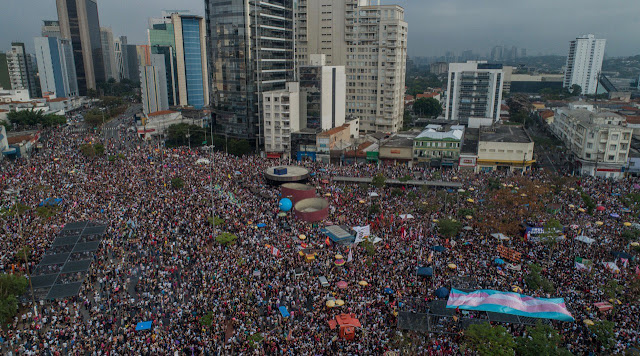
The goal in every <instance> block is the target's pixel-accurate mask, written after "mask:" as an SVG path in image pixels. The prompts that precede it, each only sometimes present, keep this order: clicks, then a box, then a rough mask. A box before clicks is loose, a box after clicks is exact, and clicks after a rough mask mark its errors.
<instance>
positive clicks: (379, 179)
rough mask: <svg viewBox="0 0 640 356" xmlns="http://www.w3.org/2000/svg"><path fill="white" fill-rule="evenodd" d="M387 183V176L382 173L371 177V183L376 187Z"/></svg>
mask: <svg viewBox="0 0 640 356" xmlns="http://www.w3.org/2000/svg"><path fill="white" fill-rule="evenodd" d="M385 184H387V178H385V176H384V175H383V174H382V173H378V174H376V175H375V177H373V179H371V185H373V186H374V187H376V188H382V187H384V186H385Z"/></svg>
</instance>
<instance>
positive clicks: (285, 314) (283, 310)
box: [278, 306, 291, 318]
mask: <svg viewBox="0 0 640 356" xmlns="http://www.w3.org/2000/svg"><path fill="white" fill-rule="evenodd" d="M278 309H280V314H281V315H282V317H283V318H287V317H289V316H290V315H291V314H289V311H288V310H287V307H285V306H280V307H279V308H278Z"/></svg>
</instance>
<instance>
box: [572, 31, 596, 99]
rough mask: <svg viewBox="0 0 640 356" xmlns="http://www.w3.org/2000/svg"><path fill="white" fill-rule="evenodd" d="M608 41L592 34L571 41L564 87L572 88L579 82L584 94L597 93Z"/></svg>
mask: <svg viewBox="0 0 640 356" xmlns="http://www.w3.org/2000/svg"><path fill="white" fill-rule="evenodd" d="M606 42H607V40H605V39H596V37H595V36H594V35H591V34H589V35H584V36H579V37H577V38H576V39H575V40H573V41H571V42H570V45H569V55H568V56H567V66H566V69H565V72H564V83H563V87H565V88H571V86H572V85H574V84H577V85H579V86H580V88H582V93H583V94H595V93H596V90H597V86H598V75H599V73H600V71H601V70H602V60H603V59H604V47H605V45H606Z"/></svg>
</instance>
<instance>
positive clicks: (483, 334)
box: [464, 320, 614, 356]
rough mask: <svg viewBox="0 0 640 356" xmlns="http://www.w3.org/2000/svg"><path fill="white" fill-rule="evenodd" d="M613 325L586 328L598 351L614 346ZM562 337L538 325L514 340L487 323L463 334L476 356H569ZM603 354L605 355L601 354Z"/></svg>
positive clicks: (552, 330) (504, 330)
mask: <svg viewBox="0 0 640 356" xmlns="http://www.w3.org/2000/svg"><path fill="white" fill-rule="evenodd" d="M613 327H614V323H613V322H611V321H607V320H604V321H597V322H595V324H594V325H591V326H589V331H590V333H591V334H592V335H593V338H594V340H595V342H596V344H597V346H598V347H597V348H596V350H600V348H602V349H604V350H605V351H609V350H610V349H611V347H613V345H614V332H613ZM561 343H562V337H561V336H560V334H559V333H558V332H557V331H556V330H555V329H554V328H553V327H551V326H550V325H548V324H543V323H541V322H538V324H536V326H535V327H530V326H529V327H527V331H526V333H525V334H524V336H522V337H517V338H514V337H513V336H511V333H510V332H509V331H508V330H507V329H506V328H505V327H503V326H491V325H490V324H489V323H483V324H474V325H471V326H470V327H469V328H468V329H467V330H466V331H465V344H464V347H468V348H470V349H472V350H473V351H475V352H477V353H478V354H479V355H482V356H484V355H487V356H489V355H491V356H493V355H522V356H555V355H571V352H569V350H567V349H565V348H564V347H562V346H561ZM605 354H606V352H605Z"/></svg>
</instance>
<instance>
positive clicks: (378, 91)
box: [296, 0, 407, 132]
mask: <svg viewBox="0 0 640 356" xmlns="http://www.w3.org/2000/svg"><path fill="white" fill-rule="evenodd" d="M296 18H297V21H296V36H297V37H296V59H297V61H298V65H304V64H308V63H309V58H310V55H312V54H324V55H326V58H327V59H326V62H327V64H328V65H334V66H335V65H344V66H345V67H346V74H347V93H346V95H347V98H346V101H347V114H348V115H353V116H356V117H359V118H361V120H360V125H361V126H360V127H361V129H362V130H364V132H375V131H383V132H395V131H397V130H398V129H400V128H401V127H402V116H403V114H404V100H403V97H404V84H405V70H406V60H407V23H406V22H405V21H404V9H403V8H402V7H400V6H397V5H371V1H370V0H318V1H316V0H314V1H311V0H300V1H299V2H298V11H297V15H296Z"/></svg>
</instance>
